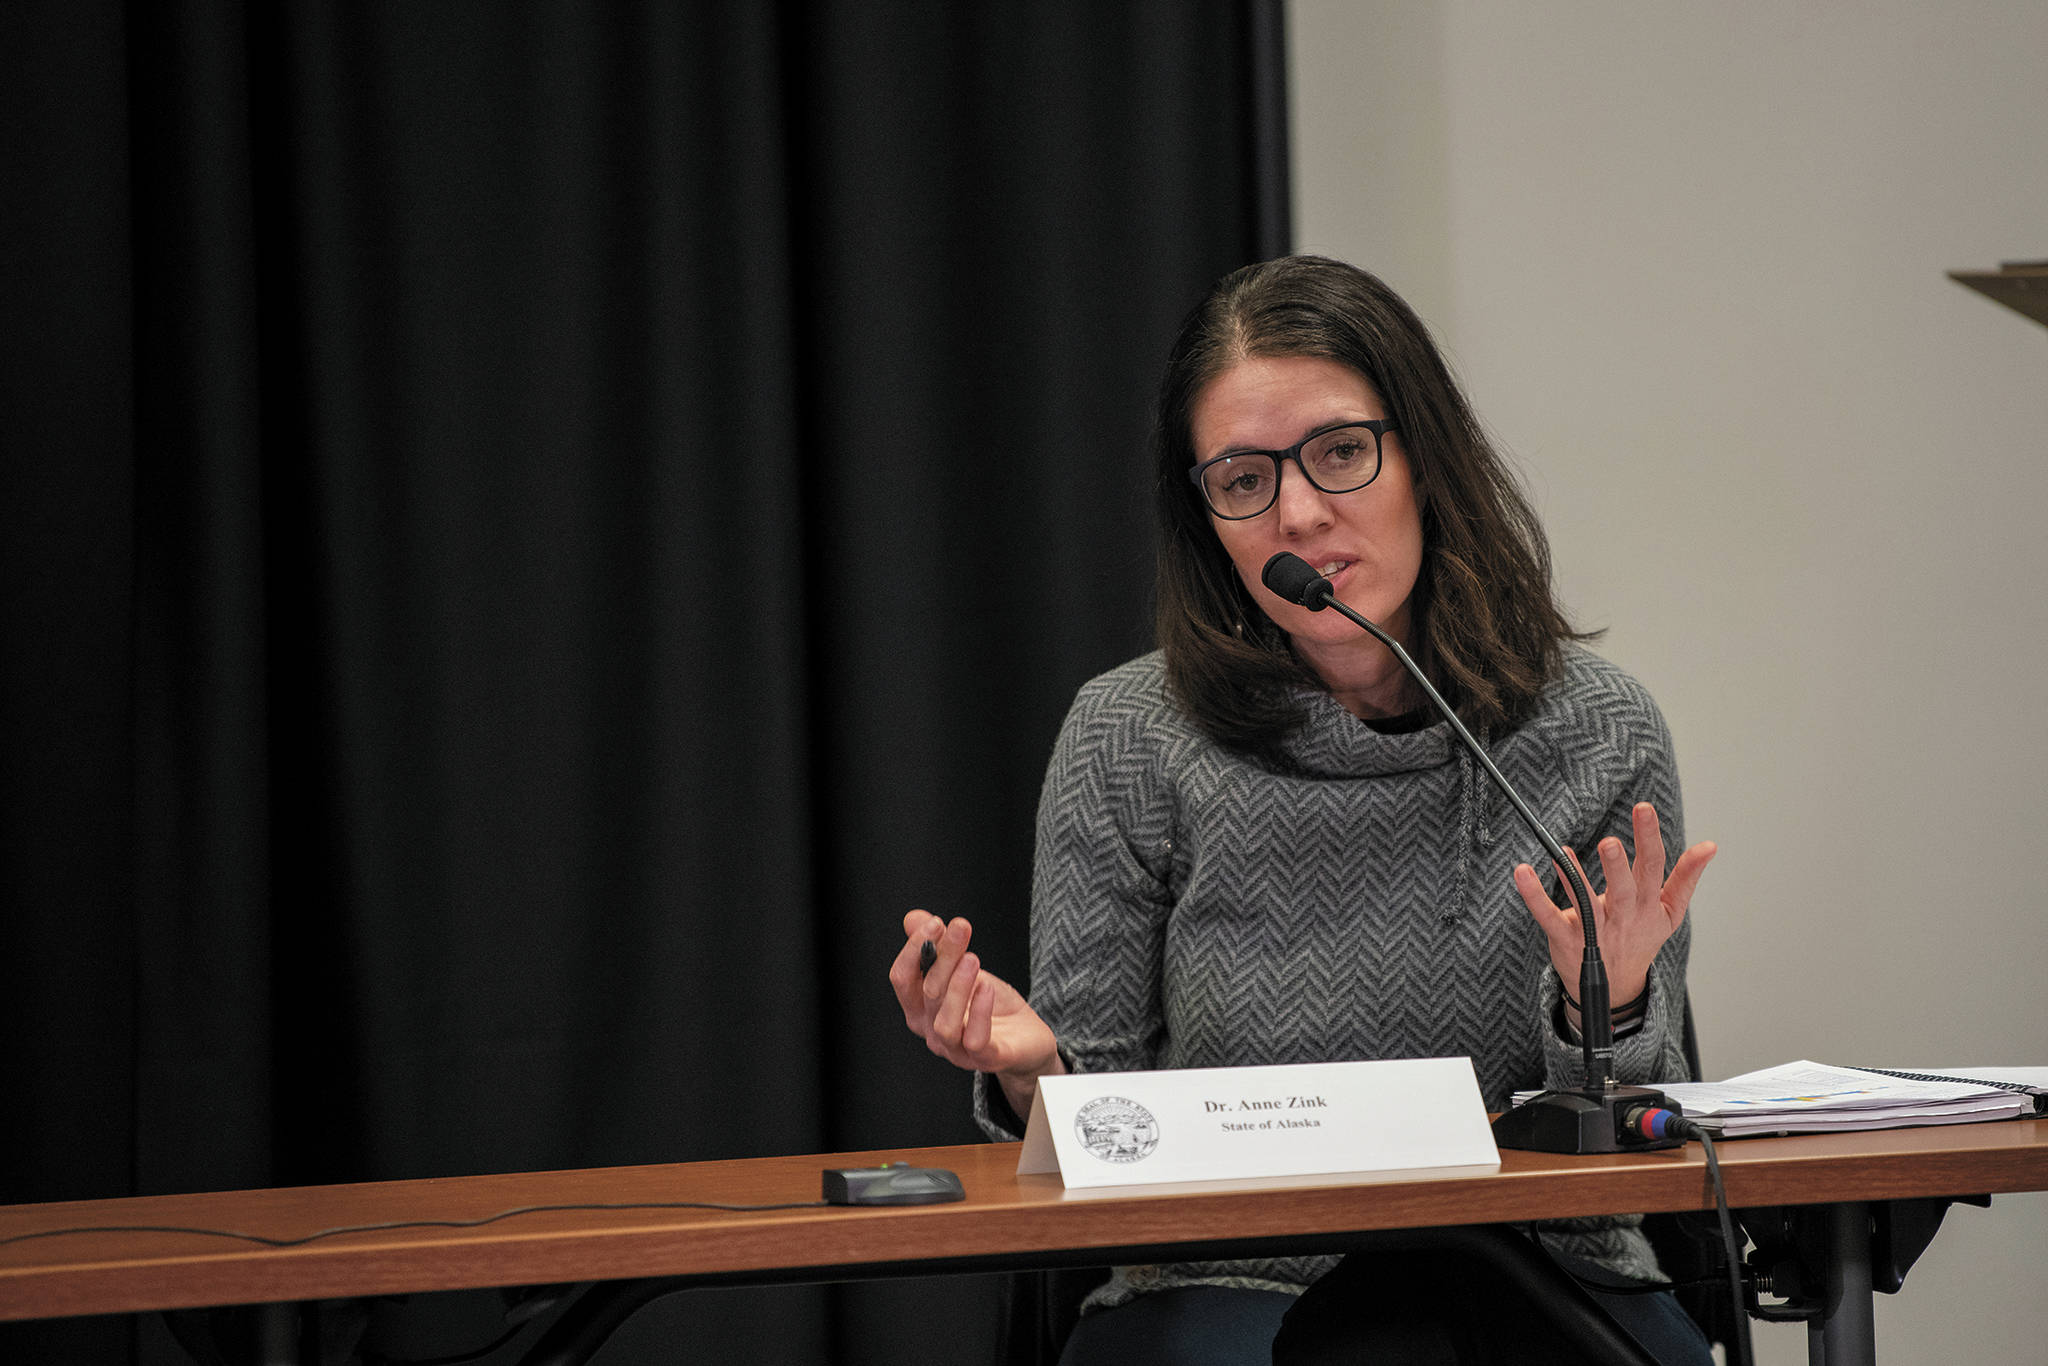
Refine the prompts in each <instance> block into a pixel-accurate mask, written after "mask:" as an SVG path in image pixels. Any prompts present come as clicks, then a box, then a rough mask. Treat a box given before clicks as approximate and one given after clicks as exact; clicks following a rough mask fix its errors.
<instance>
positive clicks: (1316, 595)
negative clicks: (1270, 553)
mask: <svg viewBox="0 0 2048 1366" xmlns="http://www.w3.org/2000/svg"><path fill="white" fill-rule="evenodd" d="M1259 578H1260V580H1261V581H1262V582H1264V584H1265V585H1266V587H1267V588H1269V589H1271V590H1272V591H1273V592H1274V593H1276V594H1278V595H1279V596H1280V597H1283V598H1285V599H1287V600H1288V601H1289V602H1294V603H1299V604H1301V605H1302V606H1303V607H1306V608H1308V610H1309V611H1311V612H1320V611H1322V610H1323V608H1325V607H1327V606H1329V603H1330V599H1331V598H1333V597H1335V596H1336V590H1335V589H1333V588H1331V587H1330V581H1329V580H1328V579H1326V578H1324V577H1323V576H1322V575H1321V574H1318V573H1316V571H1315V570H1314V569H1313V568H1311V567H1310V566H1309V562H1308V561H1307V560H1304V559H1303V558H1301V556H1299V555H1297V554H1295V553H1294V552H1293V551H1291V550H1283V551H1281V552H1280V553H1279V554H1278V555H1275V556H1274V557H1273V558H1272V559H1270V560H1268V561H1266V567H1265V568H1264V569H1262V570H1261V571H1259Z"/></svg>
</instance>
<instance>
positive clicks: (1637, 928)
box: [1515, 802, 1714, 1005]
mask: <svg viewBox="0 0 2048 1366" xmlns="http://www.w3.org/2000/svg"><path fill="white" fill-rule="evenodd" d="M1631 815H1632V817H1633V823H1634V825H1635V837H1636V856H1635V861H1634V862H1633V863H1631V862H1630V861H1629V857H1628V850H1626V849H1624V848H1623V847H1622V844H1621V841H1620V840H1618V839H1615V838H1614V837H1612V836H1609V837H1608V838H1606V839H1604V840H1602V841H1600V868H1601V871H1602V872H1603V873H1604V874H1605V875H1606V878H1607V890H1606V891H1604V892H1601V893H1597V894H1595V895H1594V897H1593V924H1594V927H1595V928H1596V929H1597V930H1598V932H1599V942H1600V961H1601V962H1602V963H1604V964H1605V965H1606V967H1607V992H1608V999H1609V1001H1610V1002H1611V1003H1612V1004H1613V1005H1621V1004H1623V1003H1625V1002H1628V1001H1633V1000H1634V999H1635V998H1636V997H1638V996H1640V995H1642V994H1643V987H1644V985H1645V984H1646V983H1648V981H1649V980H1650V960H1651V959H1653V958H1655V957H1656V956H1657V950H1658V949H1661V948H1663V947H1664V941H1665V940H1667V939H1669V938H1670V937H1671V936H1672V935H1673V934H1674V933H1676V932H1677V930H1678V927H1679V925H1680V924H1681V923H1683V922H1684V920H1685V911H1686V907H1688V906H1690V905H1691V904H1692V894H1693V891H1694V889H1695V888H1697V887H1698V886H1699V885H1700V874H1701V873H1703V872H1705V871H1706V869H1707V864H1708V862H1709V861H1711V860H1712V859H1713V857H1714V846H1713V844H1711V843H1703V844H1695V845H1694V846H1692V848H1690V849H1688V850H1686V851H1685V852H1684V853H1683V854H1680V855H1679V856H1678V862H1677V863H1676V864H1675V865H1673V867H1672V869H1671V876H1670V877H1669V878H1666V877H1665V876H1664V836H1663V834H1662V833H1661V832H1660V831H1659V830H1658V828H1657V812H1656V810H1655V809H1654V808H1653V807H1651V805H1650V804H1649V803H1648V802H1637V803H1636V807H1635V810H1634V811H1633V812H1632V813H1631ZM1565 853H1566V854H1568V855H1570V857H1571V859H1572V861H1573V862H1574V863H1576V862H1577V861H1578V855H1577V854H1576V853H1575V852H1573V851H1572V850H1569V849H1567V850H1566V851H1565ZM1558 875H1559V877H1560V878H1562V877H1563V870H1562V869H1560V870H1559V873H1558ZM1564 887H1565V896H1566V898H1567V899H1568V900H1569V901H1570V902H1571V903H1572V904H1570V905H1569V906H1558V905H1556V904H1555V903H1553V902H1552V901H1551V899H1550V896H1549V894H1548V893H1546V892H1545V891H1544V890H1543V883H1542V882H1541V881H1540V880H1539V879H1538V878H1537V876H1536V870H1535V869H1534V868H1531V867H1530V866H1529V865H1528V864H1526V863H1524V864H1522V865H1521V866H1520V867H1518V868H1516V869H1515V890H1516V891H1518V892H1520V893H1521V894H1522V903H1523V904H1524V905H1526V906H1527V907H1528V908H1529V914H1530V915H1533V916H1535V917H1536V923H1537V924H1538V925H1540V926H1541V927H1542V928H1543V936H1544V938H1546V939H1548V940H1549V941H1550V962H1551V965H1552V966H1553V967H1555V968H1556V969H1557V975H1558V977H1559V978H1560V979H1561V980H1562V981H1563V982H1564V989H1565V992H1566V994H1567V995H1569V996H1570V997H1571V998H1572V999H1574V1000H1583V999H1584V997H1583V996H1581V994H1580V992H1579V965H1580V963H1581V962H1582V961H1583V960H1584V958H1585V952H1586V940H1585V935H1584V933H1583V932H1582V931H1581V929H1580V927H1579V907H1578V898H1577V897H1576V896H1575V895H1574V894H1573V893H1572V890H1571V883H1570V881H1569V880H1566V881H1565V884H1564Z"/></svg>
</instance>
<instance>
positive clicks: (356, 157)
mask: <svg viewBox="0 0 2048 1366" xmlns="http://www.w3.org/2000/svg"><path fill="white" fill-rule="evenodd" d="M1278 11H1279V0H1237V2H1236V3H1230V2H1228V0H1206V2H1205V3H1189V2H1187V0H1156V3H1150V4H1139V3H1109V4H1104V3H1086V2H1084V0H1072V2H1071V3H1056V4H1047V3H1037V2H1032V3H1025V2H1023V0H1016V2H1013V3H975V4H960V5H953V4H934V3H930V0H845V2H844V3H826V4H796V3H783V4H780V5H773V4H672V3H651V2H650V3H638V4H626V3H621V4H615V5H589V4H579V3H558V4H529V5H501V4H496V3H462V4H455V3H447V4H443V3H430V4H419V3H410V2H409V0H406V2H401V0H384V2H383V3H371V4H362V3H342V2H341V0H320V2H315V0H307V3H300V4H290V5H284V6H272V5H264V4H256V3H250V0H175V2H174V3H145V2H144V0H136V3H132V4H126V5H123V4H119V3H112V2H111V0H64V3H54V0H52V2H49V3H33V4H27V3H16V4H10V5H8V6H5V7H0V53H4V54H5V55H4V56H0V118H4V131H0V156H4V158H5V161H4V165H0V170H4V176H5V179H4V184H5V186H6V194H5V198H6V205H5V208H4V219H0V249H4V254H0V259H4V262H5V264H4V267H0V269H4V283H0V289H4V291H5V293H4V297H0V347H4V352H0V375H4V378H0V394H4V397H5V411H4V413H0V446H4V455H0V556H4V562H0V568H4V583H0V588H4V618H0V632H4V640H5V647H4V650H5V656H4V663H0V860H4V861H0V879H4V882H0V914H4V940H5V942H4V953H0V1023H4V1031H5V1057H4V1062H0V1069H4V1070H0V1093H4V1095H5V1096H6V1108H7V1116H6V1119H5V1122H4V1125H0V1128H4V1133H5V1137H4V1139H0V1142H4V1143H5V1144H6V1151H5V1155H4V1161H0V1179H4V1182H5V1189H4V1191H0V1199H4V1200H6V1201H9V1202H18V1201H32V1200H52V1199H70V1198H87V1197H97V1196H108V1195H119V1194H129V1193H156V1192H170V1191H184V1190H203V1189H225V1188H238V1187H249V1186H269V1185H285V1184H297V1183H307V1182H331V1181H353V1180H370V1179H385V1178H397V1177H416V1176H432V1175H452V1174H461V1173H470V1172H485V1171H501V1170H520V1169H535V1168H554V1167H581V1166H602V1165H611V1164H620V1163H640V1162H666V1161H686V1160H695V1159H704V1158H718V1157H729V1156H739V1155H750V1154H766V1153H783V1152H810V1151H832V1150H846V1149H865V1148H876V1147H886V1146H891V1145H922V1144H930V1143H943V1142H956V1141H968V1140H971V1139H973V1138H974V1137H976V1136H977V1135H976V1134H975V1132H974V1131H973V1129H972V1126H971V1124H970V1123H969V1122H968V1120H967V1117H966V1084H965V1079H964V1077H963V1076H962V1075H961V1074H959V1073H957V1072H954V1071H952V1070H951V1069H949V1068H947V1067H945V1066H944V1065H943V1064H940V1063H938V1062H937V1061H936V1060H934V1059H932V1058H930V1057H929V1056H928V1055H927V1054H926V1053H924V1051H923V1050H922V1048H921V1047H920V1046H919V1045H918V1044H917V1042H916V1041H915V1040H914V1039H912V1038H911V1037H910V1036H909V1035H908V1034H907V1033H906V1032H905V1031H904V1030H903V1028H902V1023H901V1018H900V1015H899V1014H898V1013H897V1011H896V1009H895V1006H894V1004H893V1001H892V999H891V998H890V995H889V992H888V988H887V983H886V981H885V980H884V975H883V974H884V972H885V970H886V966H887V963H888V960H889V958H890V956H891V954H892V953H893V952H894V950H895V947H896V946H897V945H898V944H899V943H900V929H899V922H900V920H901V917H902V915H903V913H904V911H905V910H907V909H908V908H910V907H912V906H917V905H922V906H927V907H930V908H932V909H935V910H943V911H945V912H948V913H954V914H967V915H970V916H972V917H974V918H975V920H976V922H977V925H978V927H979V933H978V941H977V942H978V946H979V947H980V948H981V949H982V950H983V951H984V953H985V956H986V957H987V959H988V960H989V961H990V963H991V965H992V966H996V967H997V968H998V970H1007V971H1008V972H1009V973H1012V974H1014V975H1016V976H1017V977H1019V978H1021V977H1022V975H1023V973H1024V969H1025V923H1024V918H1025V905H1026V891H1027V881H1028V866H1029V853H1030V839H1031V821H1032V812H1033V809H1034V806H1035V803H1036V798H1037V791H1038V783H1039V778H1040V773H1041V770H1042V766H1043V763H1044V760H1045V757H1046V754H1047V752H1048V749H1049V746H1050V743H1051V739H1052V736H1053V733H1054V730H1055V728H1056V727H1057V725H1058V722H1059V719H1060V717H1061V715H1062V714H1063V712H1064V710H1065V707H1066V705H1067V703H1068V701H1069V700H1070V698H1071V696H1072V693H1073V690H1074V688H1075V687H1076V686H1077V685H1078V684H1079V683H1080V682H1081V681H1082V680H1084V679H1085V678H1087V677H1089V676H1090V675H1092V674H1094V673H1096V672H1099V671H1100V670H1102V669H1104V668H1107V667H1109V666H1111V665H1113V664H1115V663H1117V662H1119V661H1120V660H1122V659H1124V658H1127V657H1129V656H1130V655H1132V654H1135V653H1138V652H1140V651H1142V650H1143V649H1144V648H1146V647H1147V643H1148V639H1149V611H1150V574H1151V532H1150V525H1149V521H1150V519H1149V513H1148V508H1147V497H1148V470H1147V462H1146V456H1145V451H1144V439H1145V432H1146V423H1147V416H1148V405H1149V400H1150V394H1151V389H1152V386H1153V384H1154V382H1155V380H1156V373H1157V370H1158V367H1159V364H1160V362H1161V359H1162V357H1163V352H1164V347H1165V344H1166V341H1167V339H1168V337H1169V335H1170V333H1171V331H1172V328H1173V326H1174V324H1175V322H1176V321H1177V320H1178V318H1179V316H1180V315H1181V313H1182V312H1183V311H1184V310H1185V309H1186V308H1187V307H1188V306H1189V305H1190V304H1191V303H1192V302H1193V301H1194V299H1195V298H1196V297H1198V296H1199V294H1200V293H1201V292H1202V290H1203V289H1204V288H1205V287H1206V286H1207V285H1208V283H1209V282H1210V281H1212V280H1213V279H1214V278H1215V277H1216V276H1217V275H1219V274H1220V273H1222V272H1223V271H1225V270H1227V269H1229V268H1231V267H1233V266H1235V265H1238V264H1241V263H1242V262H1244V261H1246V260H1250V259H1255V258H1258V257H1261V256H1266V255H1271V254H1275V253H1277V252H1279V251H1281V250H1284V249H1285V246H1286V237H1287V220H1286V187H1285V177H1284V169H1283V168H1284V156H1285V138H1284V125H1283V117H1282V110H1283V107H1284V100H1283V98H1282V92H1281V87H1280V81H1279V71H1280V63H1281V55H1280V42H1279V37H1280V25H1279V17H1278ZM432 1298H433V1301H434V1302H433V1304H432V1305H429V1306H425V1307H422V1306H420V1305H407V1304H400V1305H391V1306H378V1308H377V1317H378V1322H377V1323H376V1324H374V1325H373V1327H372V1329H371V1336H370V1338H369V1339H368V1342H369V1344H370V1345H371V1347H372V1348H373V1349H375V1350H379V1351H385V1352H388V1353H389V1354H391V1355H414V1356H424V1355H431V1354H433V1353H435V1352H448V1351H453V1350H456V1349H458V1348H460V1347H463V1346H466V1345H471V1344H472V1343H474V1342H475V1341H477V1340H478V1339H479V1337H482V1338H487V1337H488V1334H489V1332H490V1331H491V1328H492V1324H491V1323H488V1322H483V1321H482V1320H483V1319H488V1318H490V1316H491V1315H492V1314H494V1313H496V1312H497V1309H498V1306H497V1305H496V1303H495V1302H493V1303H491V1304H488V1305H482V1306H475V1305H472V1306H470V1307H466V1308H461V1307H455V1308H451V1305H453V1304H454V1301H455V1299H459V1298H460V1297H432ZM992 1305H993V1296H992V1293H991V1291H990V1288H989V1287H988V1286H987V1284H986V1283H984V1282H979V1281H974V1280H964V1281H948V1282H921V1283H906V1284H901V1285H896V1286H889V1287H863V1288H857V1289H847V1290H838V1291H833V1290H823V1289H809V1290H776V1291H753V1292H717V1293H704V1294H697V1295H689V1296H679V1297H673V1298H671V1299H669V1300H666V1301H663V1302H661V1303H660V1304H658V1305H656V1306H655V1307H653V1308H651V1309H649V1310H648V1311H646V1312H645V1313H644V1314H642V1315H641V1316H640V1317H639V1318H638V1319H636V1320H635V1321H634V1322H633V1323H632V1324H630V1325H629V1326H628V1327H627V1329H625V1330H624V1331H623V1332H622V1333H621V1334H620V1336H619V1337H618V1338H617V1339H615V1340H614V1343H613V1345H612V1346H611V1347H609V1348H607V1349H606V1352H605V1354H604V1355H602V1356H601V1357H600V1358H599V1360H600V1361H602V1362H608V1363H610V1362H627V1361H641V1360H646V1361H668V1360H680V1359H685V1357H687V1358H688V1359H694V1360H707V1361H756V1360H758V1361H847V1362H949V1363H950V1362H958V1361H971V1360H976V1359H980V1358H981V1357H982V1356H983V1355H984V1354H985V1352H986V1350H987V1343H988V1340H989V1339H990V1337H991V1336H992V1333H993V1328H994V1322H993V1308H992ZM408 1316H410V1317H408ZM472 1318H476V1319H477V1320H478V1321H477V1322H475V1323H472V1322H470V1321H469V1320H470V1319H472ZM685 1343H686V1344H688V1348H689V1350H688V1352H687V1353H685V1352H684V1351H683V1350H681V1346H680V1344H685ZM9 1344H12V1345H11V1346H10V1345H9ZM9 1354H12V1355H10V1359H20V1360H42V1359H47V1360H75V1361H98V1360H128V1359H136V1360H150V1361H156V1360H172V1359H176V1358H175V1354H174V1352H173V1349H172V1348H171V1346H170V1345H169V1341H168V1337H167V1335H166V1334H165V1332H164V1330H163V1328H162V1326H161V1325H160V1324H159V1323H157V1322H156V1321H155V1320H152V1319H136V1320H132V1321H131V1320H105V1321H74V1322H70V1323H58V1324H49V1325H42V1326H36V1327H16V1328H13V1329H10V1330H7V1332H5V1333H0V1355H9ZM494 1359H496V1358H494Z"/></svg>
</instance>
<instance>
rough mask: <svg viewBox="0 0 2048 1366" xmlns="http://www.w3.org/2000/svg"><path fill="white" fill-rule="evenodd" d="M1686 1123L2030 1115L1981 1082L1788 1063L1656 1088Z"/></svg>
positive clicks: (2025, 1105) (1887, 1123)
mask: <svg viewBox="0 0 2048 1366" xmlns="http://www.w3.org/2000/svg"><path fill="white" fill-rule="evenodd" d="M1657 1089H1658V1090H1660V1091H1662V1092H1663V1093H1664V1094H1665V1095H1667V1096H1669V1097H1670V1098H1671V1099H1672V1100H1674V1101H1677V1102H1678V1104H1679V1106H1680V1108H1682V1109H1683V1110H1684V1111H1685V1114H1686V1117H1687V1118H1689V1119H1700V1120H1710V1121H1718V1122H1719V1125H1720V1130H1721V1132H1722V1133H1723V1134H1725V1135H1727V1136H1728V1137H1730V1138H1740V1137H1743V1136H1744V1135H1750V1134H1784V1133H1801V1134H1804V1133H1825V1132H1828V1131H1829V1130H1849V1129H1893V1128H1901V1127H1904V1126H1906V1125H1911V1124H1971V1123H1975V1122H1976V1121H1978V1120H1986V1119H2013V1118H2016V1117H2018V1116H2020V1115H2030V1114H2032V1113H2034V1104H2033V1100H2032V1098H2031V1097H2030V1096H2028V1095H2027V1094H2025V1093H2024V1092H2022V1091H2018V1090H2008V1089H2004V1088H2002V1087H1999V1086H1995V1085H1991V1084H1989V1083H1987V1082H1984V1081H1951V1080H1930V1079H1926V1078H1907V1077H1900V1076H1893V1075H1890V1074H1888V1073H1884V1072H1872V1071H1867V1070H1865V1069H1863V1068H1860V1067H1830V1066H1829V1065H1827V1064H1826V1063H1819V1062H1790V1063H1785V1064H1783V1065H1782V1066H1779V1067H1767V1068H1765V1069H1764V1070H1763V1071H1761V1072H1750V1073H1748V1074H1746V1075H1744V1076H1740V1077H1731V1078H1730V1079H1729V1080H1727V1081H1719V1082H1705V1081H1698V1082H1672V1083H1669V1084H1667V1085H1664V1086H1660V1087H1658V1088H1657Z"/></svg>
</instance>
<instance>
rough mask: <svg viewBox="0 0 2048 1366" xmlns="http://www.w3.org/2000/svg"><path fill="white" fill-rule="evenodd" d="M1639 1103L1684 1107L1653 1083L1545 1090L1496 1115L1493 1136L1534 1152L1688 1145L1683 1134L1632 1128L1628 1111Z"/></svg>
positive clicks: (1496, 1140) (1636, 1150)
mask: <svg viewBox="0 0 2048 1366" xmlns="http://www.w3.org/2000/svg"><path fill="white" fill-rule="evenodd" d="M1638 1106H1654V1107H1659V1108H1662V1109H1666V1110H1675V1109H1677V1108H1678V1107H1676V1106H1674V1105H1672V1104H1671V1102H1669V1101H1668V1100H1666V1099H1665V1098H1664V1093H1663V1092H1662V1091H1657V1090H1653V1089H1651V1088H1650V1087H1647V1086H1613V1087H1608V1088H1607V1089H1605V1090H1602V1091H1545V1092H1544V1093H1543V1094H1542V1095H1539V1096H1532V1097H1530V1098H1529V1100H1528V1101H1527V1102H1525V1103H1524V1104H1521V1105H1517V1106H1515V1107H1514V1108H1513V1109H1511V1110H1508V1111H1506V1112H1505V1113H1504V1114H1502V1115H1501V1117H1500V1118H1499V1119H1496V1120H1495V1121H1494V1122H1493V1141H1494V1144H1495V1146H1497V1147H1502V1148H1513V1149H1515V1150H1517V1151H1519V1152H1529V1153H1641V1152H1649V1151H1651V1150H1653V1149H1656V1148H1679V1147H1683V1146H1685V1140H1684V1139H1682V1138H1645V1137H1644V1136H1642V1135H1641V1134H1638V1133H1634V1132H1631V1131H1630V1130H1628V1129H1627V1128H1626V1127H1625V1125H1624V1124H1623V1117H1624V1116H1625V1115H1626V1113H1627V1112H1628V1111H1629V1110H1631V1109H1635V1108H1636V1107H1638Z"/></svg>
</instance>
